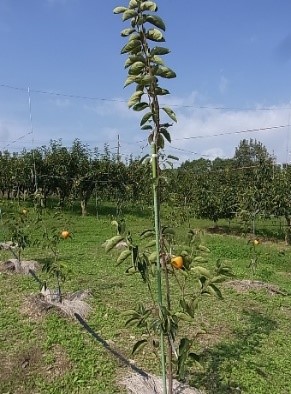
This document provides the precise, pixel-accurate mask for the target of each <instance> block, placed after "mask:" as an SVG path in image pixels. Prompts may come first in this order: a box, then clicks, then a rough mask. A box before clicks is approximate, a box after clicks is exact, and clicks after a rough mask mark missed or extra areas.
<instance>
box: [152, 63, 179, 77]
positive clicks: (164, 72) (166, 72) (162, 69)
mask: <svg viewBox="0 0 291 394" xmlns="http://www.w3.org/2000/svg"><path fill="white" fill-rule="evenodd" d="M155 75H158V76H159V77H162V78H167V79H171V78H176V73H175V72H174V71H173V70H172V69H170V68H169V67H166V66H158V68H157V70H156V71H155Z"/></svg>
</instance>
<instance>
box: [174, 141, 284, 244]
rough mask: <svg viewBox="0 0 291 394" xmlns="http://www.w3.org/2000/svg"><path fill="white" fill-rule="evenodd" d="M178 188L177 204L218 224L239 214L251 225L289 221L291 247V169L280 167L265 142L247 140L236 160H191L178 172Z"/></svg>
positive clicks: (239, 147) (239, 149) (236, 151)
mask: <svg viewBox="0 0 291 394" xmlns="http://www.w3.org/2000/svg"><path fill="white" fill-rule="evenodd" d="M175 184H176V185H177V187H176V189H175V191H176V197H175V198H174V200H175V199H177V198H178V199H179V204H185V206H186V205H188V206H189V207H193V210H194V212H195V214H196V216H198V217H202V218H208V219H211V220H213V222H214V223H216V222H217V221H218V220H219V219H221V218H227V219H231V218H233V217H234V216H237V215H239V216H240V217H241V218H242V219H245V220H247V221H249V222H251V221H254V220H255V219H256V218H257V217H270V216H271V215H274V216H275V217H279V216H280V217H281V216H283V217H285V219H286V240H287V242H288V243H290V240H291V239H290V234H291V231H290V230H291V228H290V226H291V165H290V164H285V165H282V166H281V165H278V164H277V163H276V162H275V160H274V157H273V156H272V155H270V154H269V153H268V151H267V149H266V148H265V147H264V146H263V145H262V144H261V143H260V142H258V141H256V140H252V139H251V140H249V141H248V140H242V141H241V142H240V144H239V146H238V147H237V148H236V150H235V155H234V157H233V158H231V159H220V158H217V159H215V160H213V161H210V160H205V159H199V160H194V161H192V162H189V161H187V162H185V163H183V164H182V165H181V166H180V167H179V168H178V169H177V170H176V172H175V179H174V180H173V185H175Z"/></svg>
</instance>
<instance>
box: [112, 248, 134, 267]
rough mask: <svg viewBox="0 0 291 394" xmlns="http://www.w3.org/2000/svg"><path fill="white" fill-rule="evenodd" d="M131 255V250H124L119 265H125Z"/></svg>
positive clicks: (118, 261) (119, 258)
mask: <svg viewBox="0 0 291 394" xmlns="http://www.w3.org/2000/svg"><path fill="white" fill-rule="evenodd" d="M130 255H131V251H130V250H129V249H126V250H123V251H122V252H121V253H120V255H119V257H118V259H117V261H116V263H117V265H119V264H121V263H123V262H124V261H125V260H126V259H127V258H128V257H129V256H130Z"/></svg>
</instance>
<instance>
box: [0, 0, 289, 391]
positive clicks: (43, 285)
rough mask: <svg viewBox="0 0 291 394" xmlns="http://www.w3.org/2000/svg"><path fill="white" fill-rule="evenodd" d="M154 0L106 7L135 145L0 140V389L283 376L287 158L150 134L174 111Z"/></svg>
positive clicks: (213, 383)
mask: <svg viewBox="0 0 291 394" xmlns="http://www.w3.org/2000/svg"><path fill="white" fill-rule="evenodd" d="M157 10H158V7H157V4H156V3H155V2H152V1H145V0H130V1H129V3H128V6H127V7H124V6H121V7H116V8H115V9H114V13H115V14H121V15H122V20H123V21H124V22H126V23H129V27H127V28H125V29H123V30H122V32H121V35H122V36H123V37H124V38H126V39H127V43H126V44H125V45H124V46H123V48H122V49H121V53H122V54H124V55H126V56H127V58H126V62H125V68H126V69H127V78H126V81H125V86H129V85H131V86H134V87H135V90H134V92H133V93H132V95H131V97H130V99H129V101H128V106H129V108H132V109H133V110H134V111H138V112H141V113H142V115H141V121H140V127H141V129H142V130H144V131H146V132H147V133H148V143H149V146H150V153H149V154H148V155H146V157H144V158H143V159H141V160H140V159H138V158H137V159H133V158H132V157H131V158H129V159H128V160H127V161H125V162H122V161H121V160H120V156H119V155H118V156H117V157H115V156H114V155H112V154H111V153H110V151H109V149H108V147H107V146H105V149H104V154H99V151H98V149H95V150H94V151H93V152H92V151H91V150H90V149H89V148H88V147H87V146H86V145H83V144H82V143H81V141H79V140H75V141H74V142H73V145H72V147H71V148H66V147H64V146H63V145H62V142H61V140H60V141H51V143H50V146H49V147H48V148H47V147H41V148H39V149H34V150H32V151H31V152H26V151H24V152H22V153H21V154H13V155H10V154H9V153H8V152H3V153H1V156H0V159H1V163H3V166H2V167H1V173H0V179H2V178H3V179H2V180H3V181H2V180H1V182H0V191H1V197H2V200H1V211H0V215H1V217H0V219H1V228H0V231H1V232H0V236H1V238H2V239H3V242H1V243H0V249H1V251H0V252H1V258H2V259H3V263H1V265H0V268H1V271H0V280H1V282H2V283H3V286H2V287H1V292H2V293H3V294H2V296H3V297H2V298H1V301H2V303H3V305H2V306H3V308H2V309H1V313H2V314H3V319H2V320H1V321H2V325H1V326H0V334H1V336H2V335H3V338H4V341H2V343H3V345H2V346H1V348H0V353H1V358H2V359H3V360H4V362H3V363H2V366H1V370H0V381H1V383H3V385H2V387H3V388H4V391H3V392H7V393H10V392H17V393H26V392H30V393H33V392H35V393H37V392H39V391H41V392H56V393H57V392H72V393H74V392H76V393H80V392H100V393H101V392H102V393H115V392H116V393H117V392H125V391H126V388H127V389H128V388H129V387H130V388H131V390H132V391H130V392H134V393H137V392H145V393H146V392H147V393H153V392H155V393H163V394H172V393H174V392H185V394H186V393H190V392H191V393H195V394H196V393H197V390H196V388H198V389H199V390H201V392H206V393H225V392H229V393H232V392H246V393H259V392H262V393H263V392H264V393H267V392H272V393H274V392H275V393H276V392H278V393H279V392H280V393H281V392H289V391H290V385H289V383H288V382H289V381H286V380H283V379H282V376H286V374H288V371H287V370H286V369H287V368H286V366H287V364H288V357H289V353H290V352H287V353H286V349H288V348H289V347H290V344H289V343H288V340H286V333H287V330H288V326H289V323H290V321H289V320H290V313H289V311H290V308H289V297H290V285H289V280H288V276H289V275H290V272H289V264H288V261H289V259H290V250H289V249H288V245H289V244H290V234H291V231H290V225H291V218H290V212H289V196H288V193H289V182H288V181H289V179H288V176H289V166H288V165H286V166H284V167H283V168H282V167H280V166H277V165H276V163H275V162H274V158H273V157H271V156H270V155H269V154H268V152H267V150H266V148H265V147H264V146H263V145H262V144H261V143H259V142H258V141H253V140H250V141H246V140H243V141H241V143H240V145H239V147H238V148H237V149H236V152H235V156H234V157H233V158H232V159H228V160H222V159H219V158H217V159H216V160H214V161H212V162H211V161H208V160H201V159H200V160H197V161H192V162H186V163H183V164H182V165H181V166H180V167H177V168H173V166H172V161H173V160H176V159H177V158H175V157H173V156H170V155H166V154H165V153H164V147H165V144H166V143H170V142H171V134H170V132H169V128H170V127H171V126H172V123H168V122H169V120H170V121H173V122H176V121H177V119H176V115H175V113H174V111H173V110H172V109H171V108H169V107H161V106H160V102H159V99H160V96H164V95H167V94H169V93H170V92H169V91H168V90H167V89H165V88H163V87H161V86H160V81H163V80H168V79H171V78H175V76H176V75H175V72H174V71H173V70H172V69H170V68H169V67H168V66H166V65H165V62H164V58H163V56H164V55H167V54H168V53H169V49H168V48H165V47H164V46H161V45H163V44H162V43H163V42H164V41H165V39H164V31H165V28H166V26H165V23H164V21H163V20H162V19H161V18H160V17H159V16H158V15H157V14H156V13H157ZM143 111H145V112H143ZM4 168H5V170H6V171H4ZM240 171H243V172H240ZM16 174H17V175H16ZM136 174H138V175H139V177H138V178H137V177H136ZM238 174H239V175H238ZM1 186H2V187H1ZM76 201H78V202H79V206H80V211H81V214H82V220H80V218H79V219H77V215H76V212H75V209H74V208H75V202H76ZM92 203H94V205H93V210H94V215H88V213H89V212H90V211H91V209H92ZM176 210H179V215H176V214H175V212H176ZM282 217H283V218H284V220H285V222H284V224H283V225H282V223H281V218H282ZM233 218H237V219H238V223H239V226H240V227H239V228H238V229H237V230H238V233H237V234H236V236H234V235H233V233H234V231H230V223H231V220H232V219H233ZM205 219H208V220H211V222H212V225H211V226H209V222H208V224H207V226H206V230H205V229H204V227H205V226H201V220H205ZM262 219H263V220H265V221H266V220H273V221H274V220H277V221H279V223H280V226H281V227H280V231H281V230H282V227H283V228H284V237H285V244H284V243H282V242H281V243H280V242H279V241H278V240H279V238H280V236H282V234H281V233H280V234H279V233H278V234H276V235H277V243H272V244H268V243H267V241H266V238H263V237H258V236H257V235H258V234H259V231H260V230H259V225H260V222H259V220H262ZM198 220H200V222H198ZM218 220H220V221H221V220H224V221H225V220H227V221H228V226H225V225H224V226H223V225H220V226H218ZM199 223H200V224H199ZM224 223H225V222H224ZM96 229H98V231H96ZM226 232H228V233H229V234H226ZM269 232H271V233H272V231H270V228H269ZM237 235H239V236H237ZM265 235H266V234H265ZM74 244H75V245H74ZM104 250H105V252H106V253H107V254H105V253H104ZM9 254H11V255H12V256H13V258H12V259H11V258H9V257H8V255H9ZM27 258H28V259H29V260H27ZM32 259H33V260H32ZM13 274H14V275H13ZM15 274H16V275H15ZM122 274H123V275H122ZM33 286H34V287H38V288H39V289H38V291H35V292H32V293H31V289H32V287H33ZM11 289H12V291H11ZM9 290H10V291H9ZM88 298H89V299H88ZM86 299H88V300H86ZM16 321H18V323H17V324H16ZM11 324H12V325H13V327H12V329H10V325H11ZM11 333H12V335H11ZM13 334H14V335H13ZM92 344H93V346H92ZM270 344H271V346H270ZM7 348H8V351H7ZM121 365H122V366H123V367H124V366H126V367H127V369H131V370H132V371H133V372H134V375H130V378H127V379H124V375H126V373H125V370H124V369H122V367H121ZM140 367H141V368H142V369H141V368H140ZM148 373H150V374H148ZM156 375H160V376H161V379H160V382H161V384H160V383H158V381H159V379H158V378H157V377H156ZM133 376H135V377H138V378H141V379H139V380H138V381H136V382H135V383H133V382H134V379H133ZM129 379H130V386H129V384H128V380H129ZM176 379H177V380H176ZM121 382H122V383H121ZM149 382H150V383H149ZM179 382H183V383H186V384H187V386H185V385H184V386H183V385H181V383H179ZM149 384H151V385H156V384H159V385H160V389H159V390H157V389H153V386H152V388H151V389H148V388H149ZM178 386H179V389H177V387H178ZM132 387H134V388H132ZM191 387H196V388H195V389H194V388H193V389H191ZM268 390H269V391H268ZM277 390H278V391H277Z"/></svg>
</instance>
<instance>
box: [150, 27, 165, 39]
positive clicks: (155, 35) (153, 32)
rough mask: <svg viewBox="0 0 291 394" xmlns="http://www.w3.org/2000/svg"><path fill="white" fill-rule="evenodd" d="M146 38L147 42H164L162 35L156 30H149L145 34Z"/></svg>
mask: <svg viewBox="0 0 291 394" xmlns="http://www.w3.org/2000/svg"><path fill="white" fill-rule="evenodd" d="M146 37H147V39H148V40H151V41H156V42H164V41H165V39H164V36H163V33H162V32H161V31H160V30H158V29H149V30H148V31H147V33H146Z"/></svg>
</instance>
